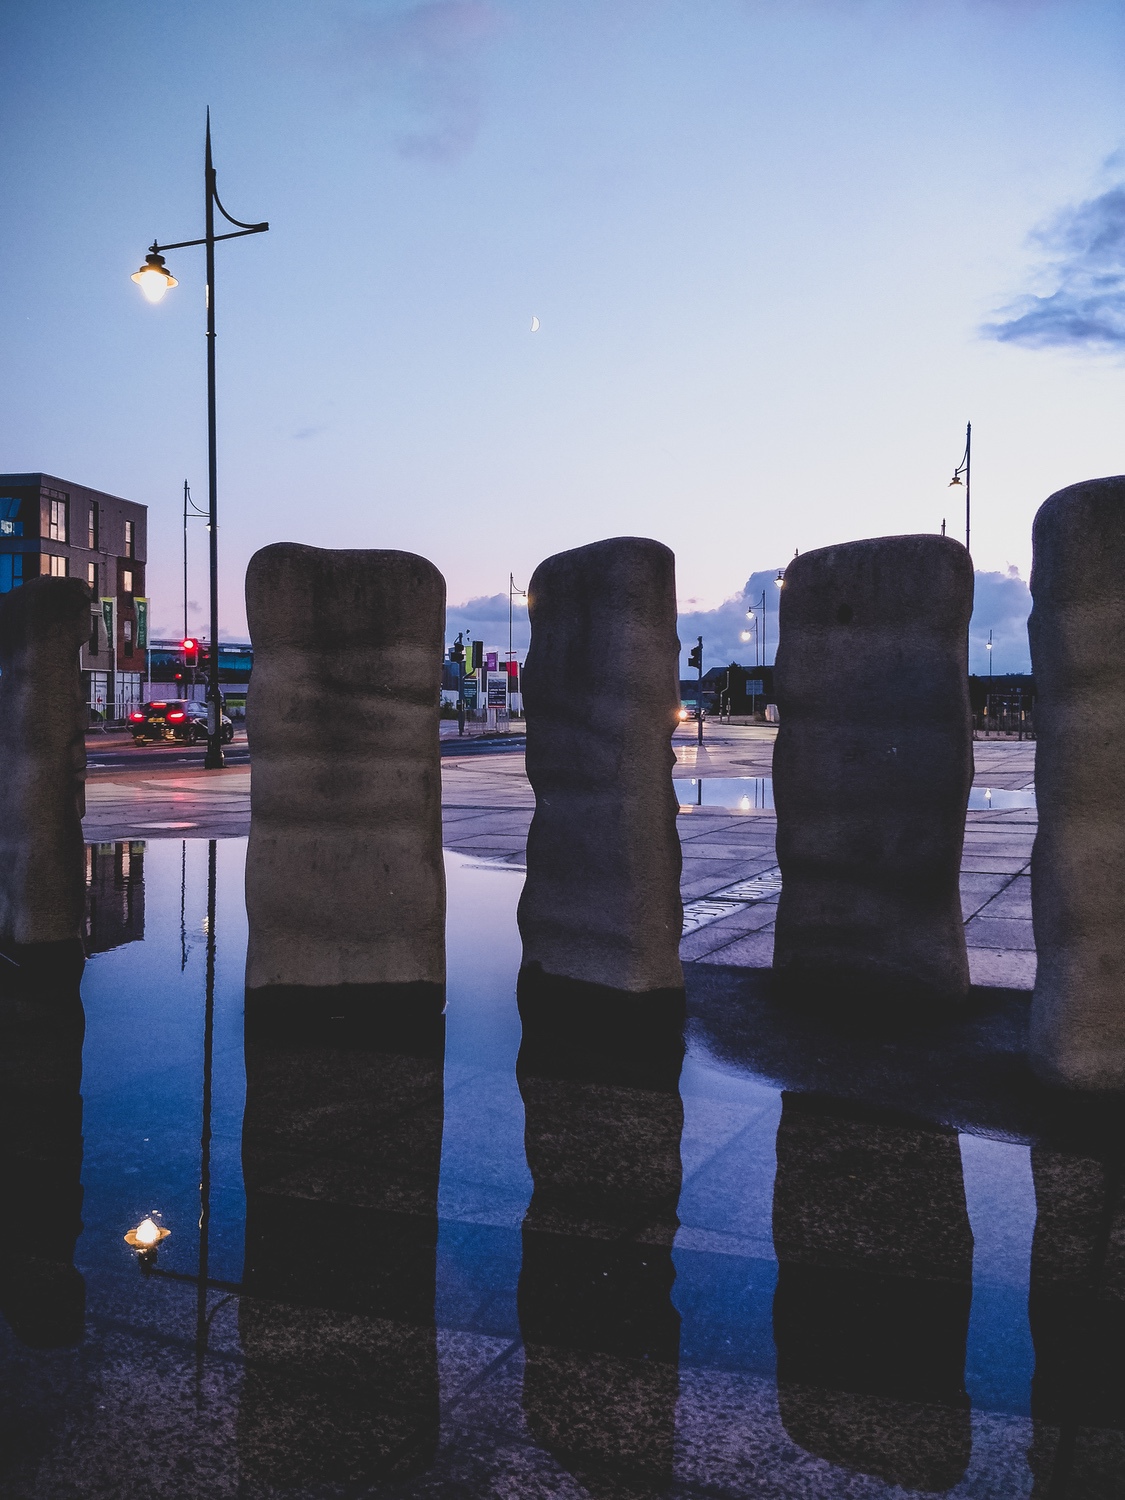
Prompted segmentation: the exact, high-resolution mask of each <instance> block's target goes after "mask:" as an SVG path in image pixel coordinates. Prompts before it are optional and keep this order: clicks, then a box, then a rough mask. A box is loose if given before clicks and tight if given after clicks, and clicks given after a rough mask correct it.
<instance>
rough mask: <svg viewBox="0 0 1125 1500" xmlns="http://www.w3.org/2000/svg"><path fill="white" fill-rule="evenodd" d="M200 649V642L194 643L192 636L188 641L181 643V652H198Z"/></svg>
mask: <svg viewBox="0 0 1125 1500" xmlns="http://www.w3.org/2000/svg"><path fill="white" fill-rule="evenodd" d="M198 649H199V642H198V641H193V640H192V639H191V637H190V636H189V637H188V638H187V640H186V641H181V642H180V650H181V651H198Z"/></svg>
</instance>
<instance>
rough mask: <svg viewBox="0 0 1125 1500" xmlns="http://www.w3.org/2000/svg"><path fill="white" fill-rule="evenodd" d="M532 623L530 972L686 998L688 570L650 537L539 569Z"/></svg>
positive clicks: (528, 681)
mask: <svg viewBox="0 0 1125 1500" xmlns="http://www.w3.org/2000/svg"><path fill="white" fill-rule="evenodd" d="M528 610H529V613H530V615H531V649H530V651H529V652H528V656H527V663H526V666H525V667H524V673H523V686H524V708H525V712H526V714H527V775H528V779H529V780H530V782H531V785H532V787H533V788H534V790H535V816H534V818H533V820H532V824H531V831H530V833H529V835H528V840H527V882H526V884H525V886H524V892H523V896H522V899H521V900H520V906H519V925H520V933H521V934H522V937H523V958H524V963H525V965H528V966H532V967H533V966H538V967H539V968H540V969H541V970H542V971H543V972H544V973H545V974H547V975H554V976H557V977H560V978H567V979H578V980H584V981H586V982H588V983H592V984H599V985H605V986H608V987H610V988H612V989H617V990H629V991H633V992H646V991H655V990H668V989H678V988H680V987H681V986H682V984H683V973H682V970H681V968H680V958H679V945H680V933H681V929H682V926H683V909H682V906H681V904H680V885H679V882H680V863H681V857H680V843H679V836H678V834H677V832H676V810H677V803H676V796H675V792H674V791H673V789H672V767H673V766H674V764H675V756H674V754H673V751H672V746H671V737H672V731H673V730H674V728H675V726H676V722H677V719H676V715H677V711H678V709H679V701H680V696H679V676H678V672H679V667H678V662H679V642H678V641H677V639H676V583H675V558H674V556H673V554H672V553H671V552H670V551H669V549H668V548H667V547H664V546H662V545H661V544H660V543H659V542H653V541H648V540H645V539H644V538H639V537H616V538H614V539H613V540H612V541H606V542H595V543H594V544H593V545H592V546H589V547H579V548H577V549H576V550H575V551H573V552H560V553H559V554H558V555H557V556H556V557H550V558H548V559H547V561H546V562H544V563H541V564H540V565H539V567H538V568H536V570H535V573H534V575H533V577H532V580H531V585H530V588H529V591H528Z"/></svg>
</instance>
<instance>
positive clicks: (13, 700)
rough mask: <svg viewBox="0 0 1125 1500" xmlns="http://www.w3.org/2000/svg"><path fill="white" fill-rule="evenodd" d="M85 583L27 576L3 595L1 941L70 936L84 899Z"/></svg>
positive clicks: (75, 936) (78, 924) (78, 929)
mask: <svg viewBox="0 0 1125 1500" xmlns="http://www.w3.org/2000/svg"><path fill="white" fill-rule="evenodd" d="M89 633H90V591H89V589H88V588H87V587H86V585H85V584H84V583H81V582H80V581H79V580H78V579H77V578H32V579H30V580H29V581H28V582H27V583H25V584H24V585H23V586H22V587H20V588H17V589H12V590H11V592H10V593H7V594H4V595H0V943H4V944H7V945H13V944H15V945H24V944H29V943H57V942H77V941H78V940H80V938H81V936H82V924H83V916H84V912H85V903H86V887H85V864H84V846H83V841H82V815H83V813H84V811H85V776H86V738H85V736H86V705H85V703H84V702H83V698H82V679H81V677H80V676H79V672H78V652H79V648H80V647H81V645H82V642H83V641H84V640H85V639H86V638H87V636H88V635H89Z"/></svg>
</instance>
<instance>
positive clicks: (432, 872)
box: [246, 542, 445, 1008]
mask: <svg viewBox="0 0 1125 1500" xmlns="http://www.w3.org/2000/svg"><path fill="white" fill-rule="evenodd" d="M246 607H247V619H248V621H249V625H250V634H251V637H252V639H253V642H254V675H253V678H252V680H251V684H250V693H249V699H248V703H247V732H248V736H249V741H250V750H251V755H252V758H253V767H254V772H253V780H252V785H251V819H250V843H249V848H248V851H247V863H246V906H247V914H248V917H249V925H250V932H249V947H248V951H247V959H246V984H247V989H248V991H249V992H251V993H250V998H251V999H256V1001H257V1002H259V1003H260V1002H262V1001H265V1002H267V1003H268V1002H269V1001H270V1000H271V999H274V998H276V999H277V1000H278V1002H279V1003H282V1002H286V1001H292V1000H293V998H294V992H301V991H304V992H307V993H308V995H309V998H310V1001H311V1003H313V1004H314V1005H316V1004H319V1003H320V1000H319V998H318V997H319V996H321V995H323V993H324V992H325V991H326V990H329V989H332V988H338V987H340V986H348V987H352V986H357V985H358V986H364V987H372V986H375V987H378V991H379V992H381V993H385V990H386V987H387V986H396V987H399V988H401V987H403V986H409V987H412V992H413V995H414V999H415V1000H417V1001H418V1002H419V1003H425V1004H432V1003H435V997H438V998H437V1000H436V1003H438V1007H439V1008H440V991H441V986H442V985H444V982H445V930H444V923H445V872H444V868H443V865H442V853H441V766H440V760H439V744H438V698H439V689H440V682H441V657H442V631H443V622H444V608H445V582H444V580H443V578H442V576H441V574H440V573H439V572H438V570H437V569H436V568H435V567H434V566H433V564H432V563H430V562H427V561H426V559H425V558H422V557H415V556H414V555H413V554H411V553H408V552H389V551H370V552H359V551H345V552H332V551H327V550H325V549H323V548H319V547H304V546H299V545H297V544H296V543H292V542H281V543H277V544H276V545H274V546H271V547H265V548H263V549H262V550H261V551H260V552H257V553H255V555H254V556H253V557H252V558H251V559H250V566H249V568H248V569H247V573H246ZM266 990H268V991H270V992H271V994H270V995H269V996H264V995H262V994H261V993H259V992H261V991H266ZM372 993H373V998H374V997H375V994H376V992H375V991H373V992H372ZM404 999H406V1000H409V996H408V995H406V994H405V993H404Z"/></svg>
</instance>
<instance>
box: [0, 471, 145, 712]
mask: <svg viewBox="0 0 1125 1500" xmlns="http://www.w3.org/2000/svg"><path fill="white" fill-rule="evenodd" d="M147 560H148V507H147V506H146V505H138V504H137V503H136V501H133V500H122V499H120V497H119V496H117V495H106V494H104V493H103V492H102V491H101V490H92V489H89V488H88V487H87V486H86V485H84V484H73V483H71V481H70V480H67V479H58V478H56V477H55V476H54V475H53V474H0V594H4V593H7V592H8V591H9V590H10V589H13V588H18V587H19V586H20V584H22V583H24V582H26V580H27V579H29V578H37V577H40V576H45V577H50V578H80V579H81V580H82V582H83V583H85V584H87V585H89V588H90V591H91V594H92V596H93V603H92V605H91V611H90V636H89V640H88V641H87V642H86V644H85V645H84V646H83V648H82V652H81V656H80V660H79V666H80V668H81V671H82V681H83V688H84V691H85V693H86V699H87V702H88V703H89V704H90V707H91V708H92V709H93V710H94V711H95V712H96V713H97V714H100V715H102V716H104V717H106V718H111V719H112V718H118V719H119V718H123V717H124V715H125V714H126V713H128V711H129V709H130V707H131V706H132V705H133V704H135V703H137V702H139V701H140V699H141V697H142V691H143V688H142V684H143V678H144V667H145V646H146V644H147V641H146V635H147V622H148V612H147V602H148V601H147V596H146V595H145V564H146V562H147ZM138 601H140V605H139V607H138ZM107 627H108V628H107Z"/></svg>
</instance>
